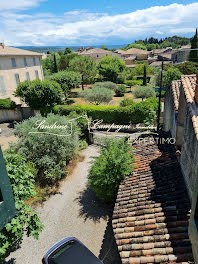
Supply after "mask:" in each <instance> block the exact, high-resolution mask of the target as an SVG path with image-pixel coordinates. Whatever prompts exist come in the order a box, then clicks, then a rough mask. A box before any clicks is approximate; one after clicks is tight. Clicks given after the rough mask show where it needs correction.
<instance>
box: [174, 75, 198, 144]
mask: <svg viewBox="0 0 198 264" xmlns="http://www.w3.org/2000/svg"><path fill="white" fill-rule="evenodd" d="M196 83H197V89H198V75H197V76H196V74H192V75H182V76H181V80H179V81H173V82H172V86H171V89H172V94H173V99H174V107H175V110H178V106H179V95H180V92H179V89H180V85H182V87H183V89H184V94H185V98H186V103H187V107H188V109H189V110H190V114H191V118H192V123H193V127H194V131H195V134H196V137H197V140H198V90H197V95H196V93H195V90H196V89H195V88H196ZM196 97H197V102H196V100H195V98H196Z"/></svg>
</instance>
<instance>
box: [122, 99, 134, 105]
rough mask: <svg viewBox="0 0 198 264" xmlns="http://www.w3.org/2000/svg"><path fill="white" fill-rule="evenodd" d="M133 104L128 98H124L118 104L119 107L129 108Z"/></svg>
mask: <svg viewBox="0 0 198 264" xmlns="http://www.w3.org/2000/svg"><path fill="white" fill-rule="evenodd" d="M133 104H135V102H134V101H133V99H130V98H125V99H123V100H122V101H121V102H120V106H121V107H125V106H130V105H133Z"/></svg>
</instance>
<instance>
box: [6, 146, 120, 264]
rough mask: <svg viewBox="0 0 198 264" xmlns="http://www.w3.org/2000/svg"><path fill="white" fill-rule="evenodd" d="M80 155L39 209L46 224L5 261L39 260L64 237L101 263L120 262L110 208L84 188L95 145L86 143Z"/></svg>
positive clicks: (29, 263) (27, 263)
mask: <svg viewBox="0 0 198 264" xmlns="http://www.w3.org/2000/svg"><path fill="white" fill-rule="evenodd" d="M82 155H83V156H84V157H85V158H84V160H83V161H82V162H80V163H78V164H77V166H76V168H75V169H74V171H73V174H71V175H70V176H68V178H66V180H65V181H64V182H63V183H62V185H61V187H60V190H59V193H58V194H55V195H54V196H53V197H51V198H50V199H49V200H48V201H46V202H45V203H44V204H43V206H42V207H39V208H38V210H37V211H38V212H39V216H40V218H41V221H42V222H43V223H44V224H45V228H44V230H43V232H42V233H41V234H40V237H39V240H38V241H36V240H34V239H33V238H27V237H24V240H23V243H22V245H21V248H20V249H18V250H16V251H15V252H13V253H11V254H10V256H9V257H8V258H7V259H6V262H5V263H6V264H8V263H9V264H13V263H15V264H21V263H25V264H37V263H41V259H42V256H43V255H44V254H45V252H46V250H47V249H48V248H49V247H50V246H52V245H53V244H54V243H55V242H57V241H58V240H60V239H62V238H63V237H67V236H74V237H76V238H78V239H79V240H80V241H82V242H83V243H84V244H85V245H86V246H87V247H88V248H89V249H90V250H91V251H92V252H93V253H94V254H95V255H96V256H100V258H101V260H104V264H113V263H114V264H120V262H119V255H118V252H117V247H116V246H115V241H114V236H113V231H112V227H111V221H110V220H109V219H110V218H111V215H112V209H113V208H112V207H111V206H107V205H106V204H103V203H101V202H100V201H99V200H98V199H97V198H96V196H95V194H94V193H93V192H92V191H91V190H90V189H89V187H87V175H88V171H89V168H90V166H91V163H90V161H91V160H92V156H96V155H98V147H96V146H89V147H88V148H87V149H86V150H84V151H83V153H82Z"/></svg>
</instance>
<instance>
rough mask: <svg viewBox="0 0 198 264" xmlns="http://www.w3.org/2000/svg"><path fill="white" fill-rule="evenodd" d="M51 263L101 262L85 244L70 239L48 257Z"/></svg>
mask: <svg viewBox="0 0 198 264" xmlns="http://www.w3.org/2000/svg"><path fill="white" fill-rule="evenodd" d="M48 262H49V264H101V262H100V260H99V259H97V258H96V257H95V256H94V255H93V254H92V253H91V252H90V251H89V250H88V249H87V248H86V247H85V246H84V245H82V244H81V243H79V242H78V241H70V242H69V243H67V244H66V245H63V246H62V247H60V248H58V249H57V250H56V251H55V252H54V253H53V254H52V255H51V256H50V257H49V259H48Z"/></svg>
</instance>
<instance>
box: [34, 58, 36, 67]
mask: <svg viewBox="0 0 198 264" xmlns="http://www.w3.org/2000/svg"><path fill="white" fill-rule="evenodd" d="M33 64H34V66H36V58H33Z"/></svg>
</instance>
